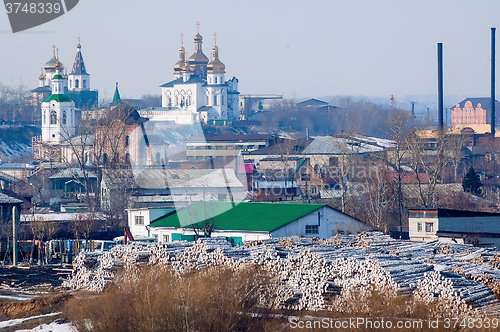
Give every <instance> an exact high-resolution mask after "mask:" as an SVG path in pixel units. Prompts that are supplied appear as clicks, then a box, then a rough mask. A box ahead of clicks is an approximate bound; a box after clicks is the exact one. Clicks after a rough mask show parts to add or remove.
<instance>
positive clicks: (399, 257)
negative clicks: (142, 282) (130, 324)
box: [63, 232, 500, 315]
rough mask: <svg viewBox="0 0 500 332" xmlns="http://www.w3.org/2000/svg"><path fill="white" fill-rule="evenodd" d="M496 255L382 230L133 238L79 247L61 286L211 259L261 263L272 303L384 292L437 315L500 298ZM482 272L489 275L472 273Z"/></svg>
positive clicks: (94, 285) (345, 304) (310, 304)
mask: <svg viewBox="0 0 500 332" xmlns="http://www.w3.org/2000/svg"><path fill="white" fill-rule="evenodd" d="M499 260H500V259H499V256H498V252H497V251H495V250H493V249H486V248H481V249H479V248H475V247H471V246H469V245H462V244H447V245H442V244H440V243H439V242H409V241H400V240H395V239H392V238H390V237H389V236H386V235H384V234H382V233H380V232H366V233H363V234H361V235H358V236H355V235H344V234H338V235H336V236H335V237H332V238H331V239H328V240H312V239H308V238H301V237H289V238H279V239H269V240H264V241H254V242H251V243H248V244H246V245H244V246H242V247H232V246H231V245H230V243H228V241H227V240H226V239H225V238H207V239H203V240H201V239H200V240H198V241H196V242H186V241H178V242H172V243H154V244H153V243H138V242H132V243H130V244H128V245H126V246H123V245H121V246H116V247H114V248H113V249H111V251H109V252H106V253H99V254H96V253H88V252H82V253H81V254H80V255H79V256H78V257H77V258H76V260H75V261H74V265H73V272H72V276H71V277H70V278H69V279H68V280H66V281H65V282H64V284H63V286H64V287H68V288H71V289H87V290H94V291H102V290H103V289H104V288H105V287H106V285H107V284H109V283H110V282H113V280H116V278H117V277H120V278H121V277H123V276H128V277H134V276H136V275H137V272H138V271H139V269H140V267H141V266H152V267H158V268H167V267H168V268H171V269H173V270H174V271H175V272H176V273H177V274H178V275H179V276H180V275H182V274H183V273H184V272H186V271H189V270H192V269H198V270H199V269H203V268H205V267H207V266H224V267H228V268H231V269H234V270H235V271H237V270H238V269H241V268H244V267H247V266H251V265H258V266H261V267H263V268H264V269H265V270H266V271H268V272H269V273H270V274H271V275H272V276H274V278H273V280H274V283H275V285H274V286H275V287H276V288H277V289H278V294H279V296H278V297H276V298H272V299H271V298H268V299H265V301H267V303H266V305H267V306H269V307H273V308H286V309H296V310H304V309H307V310H323V309H330V310H337V311H343V312H353V311H355V310H360V307H359V304H360V303H361V302H362V301H360V300H362V299H363V298H366V297H367V296H369V295H370V294H372V293H373V292H379V293H381V294H384V295H385V296H387V297H389V298H391V297H396V296H400V295H409V296H411V298H412V299H413V301H416V302H421V303H430V302H432V301H434V302H436V306H437V307H438V308H441V309H442V310H441V309H440V310H441V311H439V310H437V311H436V315H439V314H440V313H441V312H443V311H444V310H445V308H448V309H449V310H451V311H453V312H455V311H457V310H458V311H460V310H462V311H463V310H465V311H467V310H469V311H470V310H472V309H471V308H472V307H474V308H476V307H486V306H490V305H495V306H496V305H498V304H499V301H498V300H497V299H496V297H495V295H494V293H496V294H499V293H498V290H497V289H498V288H499V283H500V270H498V267H497V265H496V263H500V262H499ZM481 261H483V263H482V262H481ZM484 262H488V263H484ZM482 273H487V276H488V278H485V277H483V278H478V277H471V276H472V275H474V276H481V275H482ZM492 290H493V292H492ZM361 309H363V308H361ZM366 309H367V310H368V308H366ZM448 309H446V310H448Z"/></svg>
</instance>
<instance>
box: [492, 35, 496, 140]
mask: <svg viewBox="0 0 500 332" xmlns="http://www.w3.org/2000/svg"><path fill="white" fill-rule="evenodd" d="M495 29H496V28H491V139H492V142H495Z"/></svg>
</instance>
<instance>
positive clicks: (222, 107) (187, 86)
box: [139, 24, 239, 125]
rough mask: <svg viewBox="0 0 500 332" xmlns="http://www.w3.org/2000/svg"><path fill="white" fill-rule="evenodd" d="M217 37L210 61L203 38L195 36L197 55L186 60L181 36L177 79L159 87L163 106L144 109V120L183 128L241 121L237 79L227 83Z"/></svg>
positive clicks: (142, 111) (175, 73)
mask: <svg viewBox="0 0 500 332" xmlns="http://www.w3.org/2000/svg"><path fill="white" fill-rule="evenodd" d="M216 37H217V35H216V34H214V46H213V48H212V55H211V59H210V60H209V58H208V57H207V56H206V55H205V54H203V48H202V44H203V37H202V36H201V35H200V32H199V24H198V33H197V34H196V36H194V46H195V47H194V53H193V55H191V56H190V57H189V58H188V59H186V50H185V48H184V45H183V40H182V35H181V47H180V49H179V61H177V63H176V64H175V65H174V80H173V81H170V82H168V83H165V84H163V85H161V86H160V88H161V96H162V107H156V108H154V109H152V110H141V111H139V114H140V115H141V116H142V117H146V118H149V119H151V120H156V121H170V122H174V123H176V124H181V125H191V124H193V123H196V122H203V123H215V122H219V123H223V122H232V121H235V120H239V110H238V96H239V92H238V79H237V78H236V77H233V78H231V79H230V80H227V81H226V80H225V75H224V74H225V73H226V71H225V70H226V66H225V65H224V64H223V63H222V61H221V60H220V59H219V48H218V46H217V39H216Z"/></svg>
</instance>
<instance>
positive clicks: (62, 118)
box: [42, 60, 76, 144]
mask: <svg viewBox="0 0 500 332" xmlns="http://www.w3.org/2000/svg"><path fill="white" fill-rule="evenodd" d="M55 68H56V70H55V75H54V76H53V77H52V79H50V82H51V84H52V94H51V95H50V96H49V97H48V98H46V99H45V100H44V101H43V103H42V141H43V142H44V143H49V144H51V143H52V144H60V143H62V142H63V141H65V140H67V139H68V138H70V137H73V136H74V135H75V129H76V125H75V123H76V108H75V102H74V101H73V100H71V99H70V98H68V97H67V96H66V95H65V94H64V88H65V82H66V80H65V78H64V77H63V75H62V73H61V64H60V63H59V60H57V62H56V65H55Z"/></svg>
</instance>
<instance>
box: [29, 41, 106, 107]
mask: <svg viewBox="0 0 500 332" xmlns="http://www.w3.org/2000/svg"><path fill="white" fill-rule="evenodd" d="M58 60H59V57H58V56H56V48H55V46H54V47H53V53H52V58H51V59H50V60H49V61H48V62H47V63H46V64H45V65H44V66H43V68H42V73H41V75H40V76H39V78H38V87H37V88H35V89H33V90H31V93H32V104H33V105H34V106H35V107H37V108H38V107H40V105H41V103H42V102H43V100H45V99H47V98H48V97H49V96H50V95H51V94H52V93H53V92H54V91H53V84H52V80H53V77H54V75H55V74H56V70H57V68H56V64H57V63H58ZM58 70H59V75H61V77H62V84H63V90H62V91H60V92H63V94H64V95H65V96H66V97H68V98H69V99H71V100H72V101H74V103H75V107H76V108H78V109H91V108H94V107H97V101H98V92H97V90H92V89H91V88H90V74H89V73H88V72H87V69H86V68H85V62H84V61H83V56H82V46H81V45H80V40H78V45H77V46H76V57H75V62H74V64H73V68H72V70H71V73H69V74H68V73H67V70H65V68H64V65H63V64H62V63H61V62H59V69H58Z"/></svg>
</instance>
